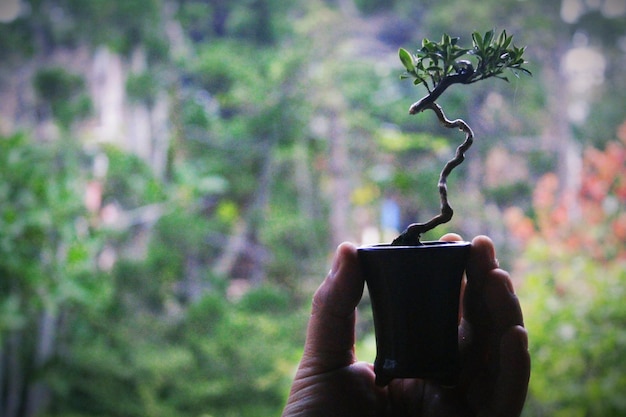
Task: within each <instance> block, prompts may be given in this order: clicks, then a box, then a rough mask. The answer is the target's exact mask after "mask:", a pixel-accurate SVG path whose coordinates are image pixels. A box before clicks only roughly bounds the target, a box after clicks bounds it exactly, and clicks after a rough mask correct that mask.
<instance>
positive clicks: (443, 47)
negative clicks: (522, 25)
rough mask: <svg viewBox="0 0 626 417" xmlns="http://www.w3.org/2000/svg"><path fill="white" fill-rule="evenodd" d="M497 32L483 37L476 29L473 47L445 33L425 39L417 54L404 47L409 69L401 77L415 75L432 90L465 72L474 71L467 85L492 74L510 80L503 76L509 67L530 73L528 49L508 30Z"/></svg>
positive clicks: (401, 52)
mask: <svg viewBox="0 0 626 417" xmlns="http://www.w3.org/2000/svg"><path fill="white" fill-rule="evenodd" d="M494 33H495V32H494V30H490V31H487V32H486V33H485V34H484V35H482V36H481V35H480V33H479V32H473V33H472V41H473V47H472V48H462V47H460V46H459V45H458V41H459V39H460V38H453V37H450V35H448V34H444V35H443V36H442V38H441V42H434V41H430V40H428V39H426V38H425V39H424V40H423V41H422V46H421V48H420V49H418V50H417V52H416V53H415V54H414V55H413V54H411V53H410V52H408V51H407V50H406V49H404V48H400V50H399V52H398V54H399V57H400V61H401V62H402V64H403V65H404V68H405V69H406V72H405V73H404V74H402V75H401V78H414V81H413V82H414V84H415V85H419V84H422V85H424V86H425V87H426V88H427V89H428V91H429V92H430V91H431V88H432V89H434V88H436V87H437V86H439V85H441V83H442V82H443V81H444V80H446V79H448V78H449V77H452V76H456V75H459V74H462V73H464V71H473V73H472V74H471V75H470V76H469V78H467V79H464V81H462V82H463V83H465V84H469V83H473V82H477V81H480V80H483V79H485V78H490V77H496V78H501V79H503V80H507V81H508V79H507V78H506V77H503V76H502V75H501V74H502V73H504V70H506V69H509V70H511V71H512V72H513V73H514V74H515V75H516V76H517V75H518V72H523V73H526V74H530V71H529V70H528V69H526V68H525V67H524V64H526V61H525V60H524V58H523V54H524V50H525V48H519V47H517V46H515V45H512V40H513V36H510V35H507V33H506V31H504V30H503V31H502V32H501V33H500V34H499V35H498V36H494ZM463 57H468V58H475V65H472V64H471V62H470V61H466V60H461V58H463Z"/></svg>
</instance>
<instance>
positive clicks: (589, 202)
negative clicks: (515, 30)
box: [505, 122, 626, 260]
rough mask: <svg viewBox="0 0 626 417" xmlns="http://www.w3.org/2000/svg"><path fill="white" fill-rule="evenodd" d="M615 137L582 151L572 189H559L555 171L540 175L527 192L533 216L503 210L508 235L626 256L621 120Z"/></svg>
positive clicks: (625, 131)
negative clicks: (575, 186) (577, 181)
mask: <svg viewBox="0 0 626 417" xmlns="http://www.w3.org/2000/svg"><path fill="white" fill-rule="evenodd" d="M618 138H619V139H620V140H619V141H613V142H610V143H608V144H607V146H606V147H605V149H604V150H600V149H596V148H588V149H586V150H585V152H584V155H583V164H582V169H581V174H580V187H579V189H578V190H576V191H575V192H573V193H572V192H570V193H567V192H562V191H561V190H560V183H559V178H558V177H557V176H556V174H553V173H548V174H546V175H544V176H543V177H542V178H541V179H540V180H539V181H538V182H537V187H536V189H535V192H534V194H533V208H534V212H535V217H534V218H533V219H531V218H529V217H527V216H524V215H523V214H522V213H521V210H520V209H517V208H513V209H509V210H508V211H507V213H506V217H505V219H506V222H507V225H508V227H509V230H510V232H511V233H512V234H513V236H515V237H516V238H518V239H519V240H520V241H521V242H522V243H524V244H525V243H527V242H529V241H530V240H532V239H534V238H540V239H542V240H544V241H546V242H548V243H549V244H550V245H551V246H552V247H554V248H555V250H558V251H565V252H567V253H586V254H588V255H590V256H591V257H593V258H596V259H600V260H606V259H615V258H624V259H626V213H625V212H624V211H625V210H624V209H625V208H626V122H625V123H623V124H622V126H620V128H619V130H618Z"/></svg>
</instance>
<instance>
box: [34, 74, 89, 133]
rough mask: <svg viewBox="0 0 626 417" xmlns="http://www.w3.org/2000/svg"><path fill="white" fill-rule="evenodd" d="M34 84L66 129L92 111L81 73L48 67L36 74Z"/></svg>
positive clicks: (37, 91)
mask: <svg viewBox="0 0 626 417" xmlns="http://www.w3.org/2000/svg"><path fill="white" fill-rule="evenodd" d="M33 86H34V88H35V92H36V93H37V95H38V96H39V98H40V99H41V100H42V101H43V102H45V103H47V104H48V105H49V106H50V109H51V110H52V115H53V116H54V117H55V118H56V119H57V120H58V121H59V122H60V123H61V125H62V126H63V127H65V128H66V129H67V128H69V126H70V125H71V124H72V122H74V121H75V120H79V119H83V118H85V117H87V116H88V115H89V114H90V113H91V110H92V105H91V99H90V98H89V96H87V95H86V94H85V93H84V92H83V90H84V88H85V82H84V80H83V78H82V77H81V76H79V75H75V74H71V73H69V72H67V71H66V70H65V69H63V68H60V67H54V68H46V69H42V70H39V71H38V72H37V73H36V74H35V77H34V79H33Z"/></svg>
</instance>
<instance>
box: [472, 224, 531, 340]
mask: <svg viewBox="0 0 626 417" xmlns="http://www.w3.org/2000/svg"><path fill="white" fill-rule="evenodd" d="M495 255H496V254H495V249H494V247H493V242H492V241H491V239H489V238H488V237H486V236H478V237H476V238H474V240H473V241H472V248H471V251H470V257H469V260H468V264H467V286H466V288H465V297H464V303H463V304H464V306H463V307H464V318H465V319H466V320H467V321H469V322H470V323H471V324H472V326H473V327H474V331H479V332H492V331H500V332H501V331H503V330H504V329H507V328H508V327H511V326H516V325H520V326H523V325H524V320H523V317H522V311H521V308H520V305H519V301H518V299H517V296H516V295H515V291H514V289H513V284H512V282H511V279H510V277H509V274H508V273H507V272H506V271H504V270H502V269H499V268H498V261H497V259H496V256H495Z"/></svg>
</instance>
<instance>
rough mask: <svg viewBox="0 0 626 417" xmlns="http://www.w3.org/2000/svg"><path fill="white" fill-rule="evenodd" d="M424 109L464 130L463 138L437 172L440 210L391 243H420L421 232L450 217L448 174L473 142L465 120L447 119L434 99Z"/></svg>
mask: <svg viewBox="0 0 626 417" xmlns="http://www.w3.org/2000/svg"><path fill="white" fill-rule="evenodd" d="M411 109H413V106H411ZM426 109H430V110H432V111H434V112H435V114H436V115H437V118H438V119H439V121H440V122H441V124H443V125H444V126H445V127H447V128H449V129H452V128H458V129H459V130H461V131H463V132H465V140H464V141H463V143H462V144H460V145H459V147H458V148H456V154H455V155H454V158H452V159H451V160H449V161H448V162H447V163H446V165H445V166H444V167H443V170H442V171H441V174H439V184H438V187H439V197H440V201H441V212H440V213H439V214H438V215H437V216H435V217H433V218H432V219H430V220H429V221H427V222H425V223H413V224H411V225H409V226H408V227H407V228H406V230H405V231H404V232H402V234H401V235H400V236H398V237H397V238H396V239H395V240H394V241H393V242H392V243H391V244H392V245H399V246H405V245H421V242H420V236H421V235H422V234H423V233H426V232H427V231H429V230H431V229H434V228H435V227H437V226H439V225H440V224H443V223H447V222H449V221H450V219H452V215H453V213H454V211H453V210H452V207H450V204H449V203H448V185H447V183H448V175H450V172H452V170H453V169H454V168H456V167H457V166H458V165H460V164H461V163H462V162H463V161H464V160H465V152H466V151H467V150H468V149H469V148H470V147H471V146H472V143H474V132H472V129H471V128H470V127H469V125H468V124H467V123H465V121H463V120H462V119H456V120H448V119H447V118H446V116H445V114H444V113H443V110H442V109H441V106H439V105H438V104H437V103H435V102H434V101H432V102H427V103H425V104H423V105H422V106H421V110H426ZM421 110H420V111H421ZM412 114H413V113H412Z"/></svg>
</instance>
